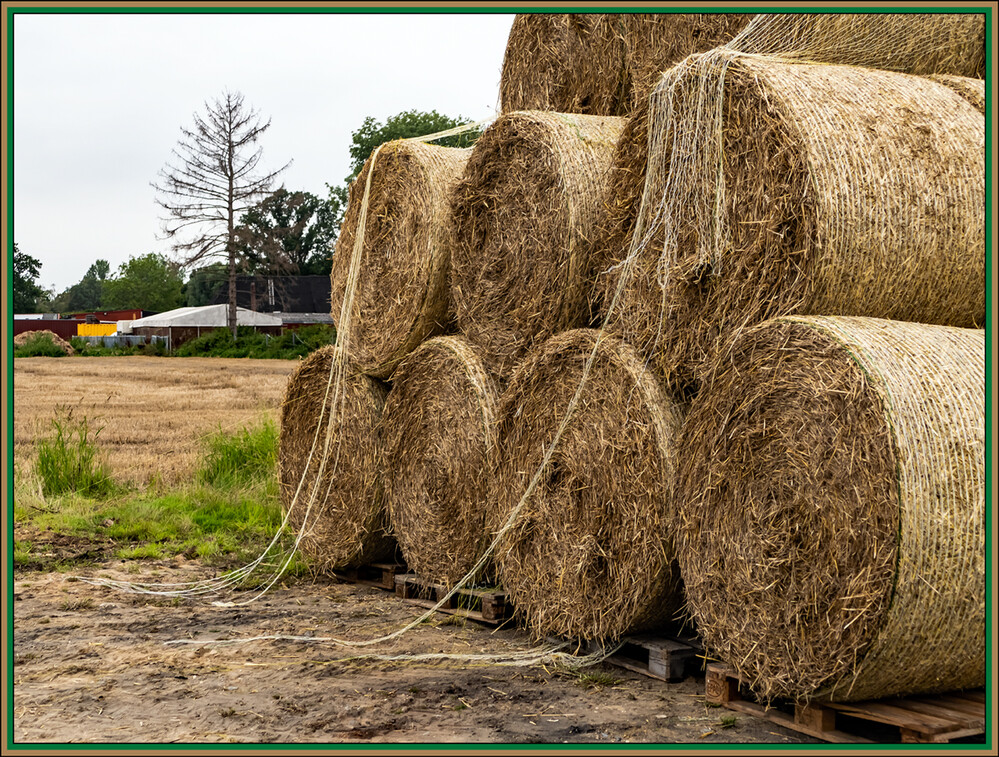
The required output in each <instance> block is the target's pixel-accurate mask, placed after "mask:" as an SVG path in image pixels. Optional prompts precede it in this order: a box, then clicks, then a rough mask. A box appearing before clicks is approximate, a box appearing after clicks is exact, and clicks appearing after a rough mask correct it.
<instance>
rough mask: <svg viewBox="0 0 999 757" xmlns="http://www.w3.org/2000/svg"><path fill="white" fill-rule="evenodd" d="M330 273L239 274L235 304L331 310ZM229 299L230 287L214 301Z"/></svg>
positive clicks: (269, 308)
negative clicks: (289, 274)
mask: <svg viewBox="0 0 999 757" xmlns="http://www.w3.org/2000/svg"><path fill="white" fill-rule="evenodd" d="M330 293H331V286H330V277H329V276H237V277H236V304H237V305H238V306H239V307H241V308H247V309H248V310H256V311H257V312H258V313H274V312H278V311H280V312H283V313H328V312H330ZM228 302H229V287H228V286H226V285H223V286H222V287H221V289H219V291H218V292H216V294H215V299H214V300H213V301H212V304H213V305H224V304H227V303H228Z"/></svg>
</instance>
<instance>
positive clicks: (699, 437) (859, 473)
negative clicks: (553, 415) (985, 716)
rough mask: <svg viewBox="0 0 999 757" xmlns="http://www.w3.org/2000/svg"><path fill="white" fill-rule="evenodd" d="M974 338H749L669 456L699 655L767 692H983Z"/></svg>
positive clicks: (812, 326) (814, 325)
mask: <svg viewBox="0 0 999 757" xmlns="http://www.w3.org/2000/svg"><path fill="white" fill-rule="evenodd" d="M984 369H985V335H984V331H982V330H976V329H954V328H947V327H943V326H928V325H922V324H914V323H904V322H898V321H886V320H880V319H872V318H850V317H819V316H811V317H793V318H787V319H778V320H775V321H769V322H767V323H766V324H763V325H760V326H757V327H756V328H754V329H752V330H749V331H747V332H745V333H744V334H743V335H742V336H741V338H739V339H738V340H737V341H736V342H735V344H734V345H733V347H732V351H731V354H730V356H729V359H728V360H727V361H726V362H725V363H723V364H721V365H720V366H719V370H718V372H717V373H715V374H714V375H713V376H712V378H711V379H710V381H709V382H708V383H707V386H706V388H705V389H704V390H702V392H701V394H700V395H699V396H698V398H697V399H696V400H695V401H694V403H693V405H692V407H691V412H690V415H689V417H688V419H687V422H686V424H685V426H684V430H683V437H682V442H681V445H680V452H679V460H680V461H681V462H680V464H679V466H678V470H679V475H678V481H677V495H678V496H677V502H678V506H679V509H680V512H681V516H682V527H681V531H680V534H681V535H680V540H679V541H680V546H679V550H678V553H679V562H680V567H681V571H682V574H683V580H684V583H685V586H686V589H687V597H688V603H689V606H690V611H691V613H692V615H693V617H694V619H695V620H696V623H697V626H698V628H699V630H700V632H701V635H702V638H703V640H704V643H705V646H706V649H707V650H708V652H709V654H711V655H714V656H717V657H719V658H721V659H722V660H724V661H725V662H727V663H728V664H730V665H731V666H732V667H734V668H735V669H736V671H738V673H739V674H740V675H741V676H742V677H743V679H744V680H746V681H747V682H749V683H750V684H751V685H752V687H753V689H754V690H755V691H756V692H757V693H759V694H760V695H761V696H763V697H765V698H770V697H790V698H795V699H813V698H814V699H827V698H828V699H837V700H861V699H873V698H881V697H888V696H896V695H905V694H914V693H922V692H941V691H948V690H955V689H963V688H974V687H979V686H982V685H984V681H985V678H984V676H985V669H986V668H985V396H984V385H985V375H984Z"/></svg>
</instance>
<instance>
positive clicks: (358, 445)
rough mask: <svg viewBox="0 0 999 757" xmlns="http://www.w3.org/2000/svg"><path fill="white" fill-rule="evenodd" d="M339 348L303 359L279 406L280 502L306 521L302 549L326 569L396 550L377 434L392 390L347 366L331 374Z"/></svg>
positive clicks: (296, 524) (296, 522) (299, 523)
mask: <svg viewBox="0 0 999 757" xmlns="http://www.w3.org/2000/svg"><path fill="white" fill-rule="evenodd" d="M336 349H337V348H336V347H335V346H333V345H330V346H327V347H322V348H321V349H318V350H316V351H315V352H313V353H311V354H310V355H309V356H308V357H306V358H305V359H304V360H303V361H302V364H301V365H300V366H299V367H298V368H297V369H296V370H295V372H294V373H293V374H292V375H291V378H290V379H289V380H288V388H287V390H286V391H285V397H284V402H283V404H282V407H281V437H280V442H279V477H280V484H281V504H282V507H283V508H284V510H285V512H286V513H288V511H289V510H290V516H289V519H288V520H289V524H290V525H291V526H292V527H293V528H295V529H296V530H302V529H303V526H304V533H303V538H302V541H301V549H302V552H303V553H304V554H305V555H307V556H308V557H309V558H310V559H311V561H312V563H313V565H314V566H315V567H316V568H317V569H318V570H320V571H323V572H331V571H333V570H335V569H339V568H346V567H357V566H359V565H364V564H366V563H371V562H379V561H381V560H387V559H391V558H392V557H393V555H394V554H395V541H394V540H393V539H392V538H391V536H389V534H388V529H387V522H386V520H387V519H386V516H385V511H384V507H383V502H382V480H381V473H380V469H381V443H380V439H379V437H378V422H379V420H380V418H381V413H382V407H383V405H384V404H385V395H386V393H387V390H386V388H385V385H384V384H382V383H381V382H379V381H376V380H375V379H372V378H369V377H368V376H365V375H363V374H361V373H358V372H357V371H356V370H353V369H352V368H350V367H349V366H347V367H345V370H343V371H342V373H341V372H340V371H336V370H334V371H333V377H332V380H331V366H332V363H333V362H334V352H335V350H336ZM338 389H339V391H338ZM337 398H339V400H338V399H337ZM328 434H331V435H332V436H330V440H329V449H328V454H324V449H325V448H326V440H327V435H328ZM320 474H321V475H320ZM299 487H301V489H300V490H299ZM296 492H297V496H296ZM310 503H311V504H310Z"/></svg>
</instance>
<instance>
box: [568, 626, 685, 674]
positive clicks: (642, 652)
mask: <svg viewBox="0 0 999 757" xmlns="http://www.w3.org/2000/svg"><path fill="white" fill-rule="evenodd" d="M622 641H623V642H624V644H623V646H622V647H621V648H620V649H619V650H618V651H617V652H615V653H614V654H613V655H611V656H610V657H608V658H607V660H606V662H608V663H610V664H611V665H616V666H618V667H619V668H625V669H626V670H631V671H633V672H635V673H641V674H642V675H646V676H649V677H650V678H657V679H659V680H660V681H667V682H669V683H676V682H678V681H682V680H683V679H684V678H686V677H687V676H688V675H694V674H696V673H699V672H700V670H701V667H702V663H703V657H702V655H703V653H704V650H703V648H702V647H701V645H700V643H699V642H698V641H697V640H696V639H694V638H687V637H683V638H670V637H665V636H654V635H640V636H626V637H625V638H624V639H622ZM599 650H600V645H598V644H596V643H591V644H589V645H588V647H587V652H589V653H591V654H592V653H594V652H597V651H599Z"/></svg>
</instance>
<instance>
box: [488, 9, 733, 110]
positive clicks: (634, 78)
mask: <svg viewBox="0 0 999 757" xmlns="http://www.w3.org/2000/svg"><path fill="white" fill-rule="evenodd" d="M751 18H752V15H751V14H738V13H623V14H606V13H589V14H587V13H569V14H542V13H530V14H520V15H518V16H517V17H516V18H515V19H514V21H513V26H512V28H511V30H510V38H509V41H508V42H507V48H506V55H505V57H504V59H503V71H502V75H501V79H500V109H501V111H502V112H503V113H510V112H513V111H517V110H546V111H554V112H559V113H584V114H587V115H593V116H626V115H629V114H630V113H632V112H633V111H634V109H635V108H636V107H639V106H640V105H641V104H642V103H643V102H644V100H645V99H646V98H647V97H648V95H649V92H650V91H651V89H652V86H653V85H654V84H655V82H656V80H657V79H658V78H659V73H660V72H661V71H663V70H665V69H667V68H669V67H670V66H672V65H673V64H674V63H677V62H679V61H681V60H683V59H684V58H686V57H687V56H688V55H690V54H691V53H697V52H705V51H707V50H710V49H712V48H713V47H717V46H718V45H721V44H724V43H725V42H728V41H729V40H730V39H732V37H733V36H735V34H736V33H738V32H739V30H741V29H742V28H743V27H745V26H746V24H747V23H749V21H750V19H751Z"/></svg>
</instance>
